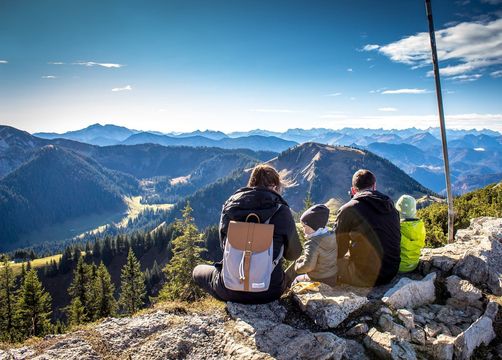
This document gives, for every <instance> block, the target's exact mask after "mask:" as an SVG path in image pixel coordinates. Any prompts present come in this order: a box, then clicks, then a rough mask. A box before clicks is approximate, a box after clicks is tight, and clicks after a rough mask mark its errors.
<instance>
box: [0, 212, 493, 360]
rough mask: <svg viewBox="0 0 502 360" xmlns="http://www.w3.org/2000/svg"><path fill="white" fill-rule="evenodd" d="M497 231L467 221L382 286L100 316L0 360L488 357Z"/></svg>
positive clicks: (486, 222) (305, 289)
mask: <svg viewBox="0 0 502 360" xmlns="http://www.w3.org/2000/svg"><path fill="white" fill-rule="evenodd" d="M501 232H502V219H494V218H480V219H475V220H473V221H472V224H471V226H470V227H469V228H468V229H466V230H462V231H459V235H458V241H457V242H456V243H454V244H449V245H446V246H444V247H442V248H438V249H425V250H424V255H423V261H422V263H421V265H420V271H416V272H414V273H411V274H405V275H404V276H403V275H401V276H400V277H398V278H397V279H396V280H395V281H394V282H393V283H392V284H389V285H387V286H383V287H378V288H375V289H365V288H354V287H348V286H340V287H336V288H334V289H332V288H330V287H328V286H327V285H324V284H315V283H313V284H309V285H308V286H305V284H303V285H302V286H298V287H295V288H293V290H292V291H291V293H290V294H289V295H288V296H285V297H284V298H283V299H281V300H280V301H275V302H272V303H270V304H264V305H240V304H235V303H228V304H227V305H226V310H223V309H219V310H214V309H207V310H205V311H204V312H200V311H198V312H192V311H190V310H186V309H185V310H183V311H181V310H179V309H175V310H162V309H157V310H151V311H150V312H148V313H144V314H142V315H139V316H135V317H132V318H118V319H116V318H109V319H105V320H103V321H102V322H101V323H99V324H97V325H94V326H89V327H86V328H84V329H82V330H79V331H75V332H72V333H69V334H66V335H59V336H48V337H46V338H44V339H43V340H41V341H40V342H37V343H33V342H32V343H31V345H29V346H24V347H21V348H17V349H9V350H4V351H1V350H0V360H3V359H38V360H42V359H45V360H51V359H54V360H55V359H65V360H72V359H75V360H87V359H92V360H94V359H146V360H149V359H178V358H184V359H185V358H186V359H272V358H274V359H343V360H359V359H360V360H365V359H375V358H381V359H409V360H413V359H422V358H427V359H441V360H453V359H469V358H471V359H472V358H487V359H490V358H493V359H495V358H497V356H501V355H502V334H501V332H502V328H501V326H500V319H501V318H502V314H501V311H500V310H499V308H500V306H499V304H502V297H501V296H500V295H498V294H499V290H500V289H499V285H500V284H501V280H502V279H501V272H500V270H501V268H500V262H501V261H502V252H500V250H501V249H500V244H502V238H501ZM497 257H498V258H497ZM483 281H486V282H483ZM497 324H498V325H497ZM480 351H481V352H482V353H481V352H480Z"/></svg>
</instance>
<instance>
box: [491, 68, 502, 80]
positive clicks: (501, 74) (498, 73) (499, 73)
mask: <svg viewBox="0 0 502 360" xmlns="http://www.w3.org/2000/svg"><path fill="white" fill-rule="evenodd" d="M490 75H491V76H492V77H494V78H499V77H502V70H497V71H493V72H491V73H490Z"/></svg>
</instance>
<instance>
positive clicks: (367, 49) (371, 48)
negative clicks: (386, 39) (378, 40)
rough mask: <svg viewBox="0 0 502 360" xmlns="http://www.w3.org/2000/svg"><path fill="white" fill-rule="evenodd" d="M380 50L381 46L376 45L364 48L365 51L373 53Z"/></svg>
mask: <svg viewBox="0 0 502 360" xmlns="http://www.w3.org/2000/svg"><path fill="white" fill-rule="evenodd" d="M379 48H380V45H376V44H368V45H365V46H364V47H363V51H372V50H378V49H379Z"/></svg>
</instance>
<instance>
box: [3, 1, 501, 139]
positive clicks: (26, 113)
mask: <svg viewBox="0 0 502 360" xmlns="http://www.w3.org/2000/svg"><path fill="white" fill-rule="evenodd" d="M432 6H433V13H434V21H435V28H436V38H437V44H438V53H439V60H440V67H441V83H442V88H443V99H444V108H445V113H446V126H447V127H449V128H463V129H470V128H477V129H481V128H489V129H493V130H497V131H502V101H501V100H502V96H501V94H502V0H458V1H456V0H448V1H447V0H432ZM427 31H428V25H427V18H426V14H425V5H424V1H421V0H420V1H419V0H407V1H402V0H388V1H378V2H377V1H374V0H354V1H334V0H325V1H324V0H323V1H321V0H287V1H282V0H281V1H276V0H226V1H223V0H211V1H207V0H145V1H131V0H120V1H119V0H99V1H96V0H85V1H82V0H44V1H40V0H22V1H19V0H0V124H3V125H10V126H14V127H17V128H19V129H22V130H26V131H29V132H37V131H54V132H65V131H69V130H76V129H80V128H83V127H86V126H89V125H91V124H94V123H101V124H115V125H121V126H126V127H129V128H132V129H137V130H156V131H163V132H171V131H193V130H196V129H200V130H205V129H212V130H222V131H225V132H231V131H245V130H250V129H256V128H261V129H267V130H273V131H284V130H286V129H288V128H313V127H323V128H331V129H340V128H343V127H365V128H387V129H390V128H396V129H400V128H407V127H418V128H427V127H429V126H438V115H437V102H436V94H435V92H434V91H435V87H434V77H433V76H432V73H431V72H432V65H431V60H430V59H431V55H430V43H429V38H428V33H427Z"/></svg>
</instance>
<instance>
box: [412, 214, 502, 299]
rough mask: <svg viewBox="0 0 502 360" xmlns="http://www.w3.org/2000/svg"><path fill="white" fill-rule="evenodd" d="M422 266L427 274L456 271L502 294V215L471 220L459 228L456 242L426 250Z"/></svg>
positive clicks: (475, 283)
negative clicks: (468, 224) (465, 226)
mask: <svg viewBox="0 0 502 360" xmlns="http://www.w3.org/2000/svg"><path fill="white" fill-rule="evenodd" d="M421 260H422V261H421V269H422V271H423V272H425V273H429V272H432V271H441V272H444V273H453V274H454V275H458V276H459V277H460V278H463V279H466V280H469V281H470V282H471V283H472V284H474V285H476V286H478V287H480V288H483V289H486V290H488V291H489V292H491V293H492V294H495V295H499V296H500V295H502V218H491V217H482V218H477V219H473V220H471V225H470V226H469V227H468V228H467V229H463V230H458V231H457V234H456V238H455V242H454V243H453V244H448V245H446V246H443V247H440V248H436V249H424V251H423V252H422V257H421Z"/></svg>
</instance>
